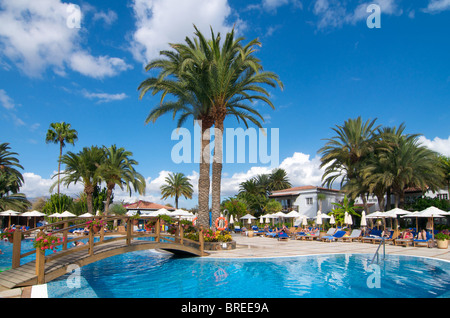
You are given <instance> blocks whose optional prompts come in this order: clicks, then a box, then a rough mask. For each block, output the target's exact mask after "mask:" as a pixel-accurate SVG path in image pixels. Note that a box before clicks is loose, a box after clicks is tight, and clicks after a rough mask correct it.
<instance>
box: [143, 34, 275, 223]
mask: <svg viewBox="0 0 450 318" xmlns="http://www.w3.org/2000/svg"><path fill="white" fill-rule="evenodd" d="M194 28H195V30H196V33H195V35H196V36H197V38H196V39H194V40H191V39H190V38H189V37H187V38H186V40H185V42H186V44H171V48H172V49H173V51H162V52H161V55H163V56H164V57H165V58H162V59H156V60H154V61H151V62H150V63H149V64H148V65H147V67H146V70H147V71H150V70H152V69H160V70H161V71H160V73H159V75H158V76H157V77H150V78H148V79H146V80H145V81H143V82H142V83H141V84H140V86H139V88H138V89H139V90H140V91H141V93H140V98H142V97H143V96H144V95H145V94H146V93H147V92H152V94H153V95H155V94H157V93H161V94H162V96H161V101H160V105H159V106H158V107H156V108H154V109H153V110H152V111H151V112H150V114H149V116H148V117H147V122H149V121H153V122H154V121H155V120H156V119H157V118H159V117H160V116H161V115H163V114H166V113H170V112H171V113H173V116H174V118H175V117H176V115H177V114H180V117H179V120H178V127H180V126H181V125H182V124H183V123H184V122H185V121H186V119H187V118H188V117H190V116H193V118H194V120H199V121H201V124H202V137H201V138H202V140H201V145H202V146H201V150H200V151H201V155H200V159H201V160H200V174H199V186H198V189H199V190H198V192H199V194H198V197H199V198H198V200H199V204H198V207H199V217H198V218H199V223H200V224H202V225H204V226H208V225H209V213H208V212H209V189H210V180H209V169H210V155H209V153H210V152H209V143H210V138H209V137H210V135H209V130H210V128H211V127H212V126H213V125H214V124H215V121H216V118H215V117H214V111H213V106H214V102H215V100H217V95H214V94H213V92H214V88H215V87H217V86H218V85H219V82H218V81H219V80H222V79H223V78H222V79H218V78H216V77H215V76H216V75H217V74H216V73H215V71H214V69H215V68H216V65H215V64H214V57H213V54H216V53H219V50H218V47H215V46H216V45H219V42H220V35H219V36H217V37H215V36H214V34H213V36H212V39H213V40H211V41H207V40H206V39H205V38H204V37H203V35H202V34H201V33H200V32H199V31H198V29H197V28H196V27H195V26H194ZM233 34H234V32H233ZM227 38H228V39H229V40H230V39H231V40H232V39H233V36H227ZM211 42H213V43H211ZM238 42H239V41H237V43H238ZM226 43H228V44H230V42H229V41H228V42H226ZM225 47H228V45H227V46H224V48H225ZM236 48H240V45H235V49H233V52H234V53H236V52H237V50H236ZM242 52H247V53H248V48H247V51H242ZM227 56H228V54H227ZM235 59H236V60H237V59H238V58H237V56H236V57H235ZM248 60H249V61H248V62H247V63H248V64H251V63H250V58H249V59H248ZM235 64H237V63H235ZM243 65H244V63H243V62H242V64H241V66H243ZM247 68H248V69H249V67H247ZM235 70H236V71H237V70H238V69H237V68H235ZM239 71H240V74H237V73H236V75H237V76H241V75H242V79H241V86H242V87H241V96H237V94H236V96H235V97H234V98H232V97H233V95H230V96H229V97H227V98H232V99H231V100H227V103H226V107H227V114H228V115H232V116H234V117H235V118H237V120H238V121H242V122H244V124H245V125H247V121H251V122H253V123H255V124H257V125H258V123H259V121H258V120H257V119H256V118H255V117H254V116H257V117H258V118H259V119H260V120H262V116H261V115H260V114H258V113H257V112H256V111H255V110H254V109H252V108H251V107H249V106H246V105H244V104H242V102H243V101H245V100H249V101H252V100H258V99H260V100H267V101H268V99H267V98H266V97H265V96H261V97H258V96H254V95H248V94H247V93H246V92H247V91H251V90H255V91H260V89H259V88H257V87H258V85H257V84H258V80H259V79H261V78H262V76H260V75H259V77H257V79H254V82H253V84H254V85H253V86H252V84H251V83H250V81H249V80H248V79H249V78H250V79H251V78H254V77H256V75H255V76H253V73H255V72H251V71H248V72H247V73H245V76H244V71H243V70H239ZM230 74H231V72H230ZM252 76H253V77H252ZM230 79H231V78H230ZM244 79H246V81H244ZM236 82H237V80H236V79H233V83H236ZM247 82H248V83H247ZM236 85H237V84H236ZM246 85H247V86H246ZM234 89H236V87H234ZM263 91H264V90H263ZM264 92H265V91H264ZM265 93H267V92H265ZM167 95H172V96H173V97H175V101H166V100H165V97H166V96H167ZM267 95H268V94H267ZM272 106H273V105H272ZM215 113H217V112H215ZM221 122H222V124H223V121H221ZM222 126H223V125H222ZM259 126H261V125H260V124H259ZM216 128H217V126H216ZM222 131H223V128H222V129H221V130H220V131H219V132H218V133H217V134H216V136H218V134H219V133H220V134H221V133H222ZM220 136H221V135H220ZM215 140H216V141H218V140H220V142H221V141H222V138H215ZM219 149H221V146H220V147H217V146H215V158H218V159H216V163H218V164H219V161H220V162H221V160H222V156H221V154H220V155H219V153H218V151H219ZM219 159H220V160H219ZM216 168H217V165H216V164H214V163H213V179H214V180H215V181H213V187H214V189H215V190H214V191H213V202H214V203H213V205H214V208H213V210H214V211H215V214H214V216H213V217H215V215H216V214H217V216H218V213H219V212H220V178H221V176H220V174H218V173H217V171H218V170H217V169H216ZM220 171H221V163H220ZM217 180H218V181H217ZM217 194H219V195H217Z"/></svg>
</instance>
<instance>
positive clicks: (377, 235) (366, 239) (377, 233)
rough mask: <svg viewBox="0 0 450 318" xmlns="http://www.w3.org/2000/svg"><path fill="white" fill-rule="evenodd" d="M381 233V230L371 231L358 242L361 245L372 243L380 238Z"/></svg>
mask: <svg viewBox="0 0 450 318" xmlns="http://www.w3.org/2000/svg"><path fill="white" fill-rule="evenodd" d="M381 233H383V232H382V231H381V230H375V229H372V230H371V231H370V233H369V234H368V235H367V236H362V237H361V238H360V239H359V240H360V241H361V243H365V242H369V243H373V242H374V240H375V239H379V238H381Z"/></svg>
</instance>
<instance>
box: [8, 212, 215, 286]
mask: <svg viewBox="0 0 450 318" xmlns="http://www.w3.org/2000/svg"><path fill="white" fill-rule="evenodd" d="M142 218H145V217H142ZM97 219H99V218H97ZM120 219H122V220H124V221H125V222H126V224H127V225H126V231H125V232H112V233H110V234H111V236H109V235H108V236H107V237H106V238H105V232H104V228H102V229H101V230H100V232H99V233H97V234H95V233H94V229H93V227H91V228H90V229H89V234H88V236H86V235H80V236H73V237H72V236H71V237H70V238H69V231H70V230H72V229H76V228H80V227H84V226H86V225H87V224H88V222H85V223H81V224H80V223H79V221H80V220H79V219H71V220H67V221H63V222H57V223H53V224H49V225H46V226H42V227H38V228H34V229H31V230H29V231H25V232H21V231H15V232H14V235H13V240H12V241H13V242H12V243H13V244H14V246H13V256H12V268H11V269H9V270H7V271H4V272H2V273H0V285H1V286H3V287H6V288H16V287H23V286H30V285H36V284H45V283H47V282H49V281H51V280H53V279H56V278H58V277H60V276H62V275H65V274H67V273H69V272H72V270H73V268H74V266H75V267H76V266H78V267H82V266H85V265H88V264H90V263H93V262H96V261H99V260H102V259H105V258H108V257H111V256H115V255H119V254H123V253H128V252H133V251H141V250H148V249H161V250H165V251H168V252H171V253H174V254H180V255H188V256H205V255H207V253H205V252H204V248H203V247H204V243H203V234H202V230H201V229H198V232H199V235H198V236H199V241H198V242H197V241H193V240H190V239H187V238H185V237H184V229H183V227H182V226H181V224H178V226H177V228H176V231H175V234H173V235H171V234H168V233H164V232H161V226H160V219H159V218H157V219H156V220H155V226H154V230H153V231H151V233H148V232H145V233H142V232H134V231H133V224H132V221H133V220H132V219H131V218H129V217H109V218H102V220H104V221H114V220H120ZM91 220H92V219H91ZM76 222H78V224H76V225H72V226H69V223H76ZM58 226H62V229H57V230H51V234H52V236H53V235H54V236H58V237H60V238H61V239H62V242H61V243H59V244H54V246H59V245H61V246H62V249H61V251H59V252H56V253H52V254H51V255H45V252H44V251H42V250H41V249H39V248H36V249H34V250H32V251H30V252H27V253H23V254H21V240H22V235H25V236H26V235H30V234H32V233H35V235H36V237H39V236H43V235H44V233H45V232H48V231H50V229H52V228H55V227H58ZM96 237H98V238H99V239H98V240H97V242H95V238H96ZM86 238H88V240H89V241H88V242H87V244H84V245H79V246H74V247H72V246H73V245H74V244H73V243H75V242H77V241H79V240H85V239H86ZM144 238H146V239H144ZM148 238H151V239H148ZM33 254H35V256H36V257H35V260H32V261H30V262H27V263H26V264H23V265H21V259H22V258H24V257H27V256H30V255H33Z"/></svg>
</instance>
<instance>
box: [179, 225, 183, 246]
mask: <svg viewBox="0 0 450 318" xmlns="http://www.w3.org/2000/svg"><path fill="white" fill-rule="evenodd" d="M179 233H180V244H181V245H183V238H184V229H183V226H182V225H181V224H180V231H179Z"/></svg>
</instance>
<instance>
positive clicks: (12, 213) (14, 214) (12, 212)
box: [0, 210, 19, 227]
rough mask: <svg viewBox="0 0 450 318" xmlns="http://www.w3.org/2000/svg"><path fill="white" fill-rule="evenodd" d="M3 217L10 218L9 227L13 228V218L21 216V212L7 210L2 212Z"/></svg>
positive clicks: (0, 213)
mask: <svg viewBox="0 0 450 318" xmlns="http://www.w3.org/2000/svg"><path fill="white" fill-rule="evenodd" d="M0 215H1V216H9V218H8V219H9V220H8V227H11V216H17V215H19V212H16V211H13V210H7V211H3V212H0Z"/></svg>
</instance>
